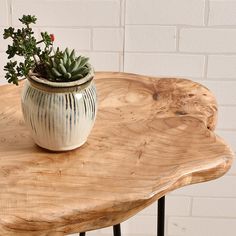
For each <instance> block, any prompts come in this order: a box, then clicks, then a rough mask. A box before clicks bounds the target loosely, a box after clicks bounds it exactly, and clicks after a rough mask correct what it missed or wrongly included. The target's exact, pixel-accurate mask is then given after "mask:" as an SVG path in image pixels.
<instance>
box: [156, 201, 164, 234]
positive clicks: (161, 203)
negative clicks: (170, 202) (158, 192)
mask: <svg viewBox="0 0 236 236" xmlns="http://www.w3.org/2000/svg"><path fill="white" fill-rule="evenodd" d="M157 219H158V221H157V236H164V235H165V196H163V197H162V198H160V199H159V200H158V217H157Z"/></svg>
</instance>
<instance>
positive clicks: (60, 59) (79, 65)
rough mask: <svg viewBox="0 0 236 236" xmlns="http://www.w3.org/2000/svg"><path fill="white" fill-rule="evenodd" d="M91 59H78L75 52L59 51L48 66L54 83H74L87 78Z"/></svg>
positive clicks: (80, 57)
mask: <svg viewBox="0 0 236 236" xmlns="http://www.w3.org/2000/svg"><path fill="white" fill-rule="evenodd" d="M88 60H89V58H87V57H83V56H79V57H76V55H75V50H72V51H71V52H70V51H69V49H68V48H66V50H65V51H64V52H61V51H60V50H59V49H57V51H56V53H55V56H54V57H52V58H50V60H49V64H48V74H49V75H50V79H51V80H53V81H74V80H78V79H81V78H83V77H85V76H86V75H87V74H88V72H89V70H90V68H89V64H88Z"/></svg>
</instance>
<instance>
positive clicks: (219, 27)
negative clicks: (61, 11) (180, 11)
mask: <svg viewBox="0 0 236 236" xmlns="http://www.w3.org/2000/svg"><path fill="white" fill-rule="evenodd" d="M124 26H137V27H138V26H163V27H181V28H182V29H204V30H206V29H219V30H220V29H221V30H227V29H232V30H236V24H235V25H217V26H204V25H202V26H194V25H183V24H167V25H165V24H134V25H130V24H124ZM13 27H21V26H20V25H19V24H14V25H13ZM34 27H35V28H40V27H45V28H46V27H47V28H56V29H58V28H59V29H81V28H105V29H106V28H122V26H120V25H76V26H75V25H74V26H69V25H68V26H63V25H36V26H34Z"/></svg>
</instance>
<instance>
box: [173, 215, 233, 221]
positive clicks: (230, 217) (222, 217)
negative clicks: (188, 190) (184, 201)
mask: <svg viewBox="0 0 236 236" xmlns="http://www.w3.org/2000/svg"><path fill="white" fill-rule="evenodd" d="M169 218H193V219H201V220H206V219H209V220H211V219H221V220H222V219H225V220H230V219H231V220H235V221H236V218H235V216H169Z"/></svg>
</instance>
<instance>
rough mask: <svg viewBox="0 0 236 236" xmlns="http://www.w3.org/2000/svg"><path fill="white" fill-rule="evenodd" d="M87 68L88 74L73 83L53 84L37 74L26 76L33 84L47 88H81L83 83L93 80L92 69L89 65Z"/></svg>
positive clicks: (31, 73) (32, 73)
mask: <svg viewBox="0 0 236 236" xmlns="http://www.w3.org/2000/svg"><path fill="white" fill-rule="evenodd" d="M88 68H89V72H88V74H87V75H86V76H85V77H83V78H81V79H78V80H75V81H70V82H53V81H50V80H47V79H45V78H43V77H40V76H39V75H38V74H37V73H34V72H32V71H31V72H30V73H29V74H28V76H27V79H28V80H29V81H31V80H32V81H33V82H36V83H38V84H41V85H46V86H47V87H48V86H49V87H54V88H69V87H77V86H81V85H83V84H85V83H88V82H90V81H91V80H92V79H93V77H94V69H93V67H92V66H91V65H90V64H88Z"/></svg>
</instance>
